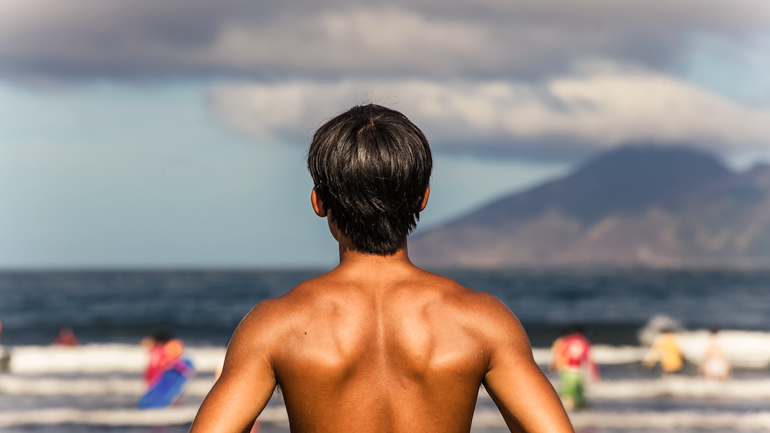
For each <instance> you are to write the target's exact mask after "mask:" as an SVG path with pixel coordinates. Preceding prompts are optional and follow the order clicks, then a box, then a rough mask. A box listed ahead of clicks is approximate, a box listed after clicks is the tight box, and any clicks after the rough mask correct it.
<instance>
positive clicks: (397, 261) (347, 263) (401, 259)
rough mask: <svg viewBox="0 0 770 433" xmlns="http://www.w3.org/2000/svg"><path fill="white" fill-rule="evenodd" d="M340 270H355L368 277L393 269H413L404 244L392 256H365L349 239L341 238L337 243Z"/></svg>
mask: <svg viewBox="0 0 770 433" xmlns="http://www.w3.org/2000/svg"><path fill="white" fill-rule="evenodd" d="M339 252H340V265H339V267H338V269H340V270H343V269H345V270H348V271H352V270H357V271H361V272H366V273H367V274H369V275H375V274H378V273H384V272H390V271H392V270H394V269H398V268H401V269H406V268H414V265H413V264H412V261H411V260H409V252H408V250H407V248H406V242H404V243H403V244H402V245H401V247H400V248H399V249H398V250H397V251H396V252H395V253H394V254H392V255H387V256H385V255H376V254H367V253H362V252H360V251H358V250H357V249H356V248H355V246H354V245H353V243H352V242H350V240H349V239H347V238H343V239H341V241H340V243H339Z"/></svg>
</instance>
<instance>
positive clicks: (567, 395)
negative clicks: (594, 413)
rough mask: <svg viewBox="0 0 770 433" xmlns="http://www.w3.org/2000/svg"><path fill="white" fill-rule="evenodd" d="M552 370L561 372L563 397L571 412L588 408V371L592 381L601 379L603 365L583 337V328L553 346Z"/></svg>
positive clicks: (572, 331) (575, 330) (573, 330)
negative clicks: (600, 367)
mask: <svg viewBox="0 0 770 433" xmlns="http://www.w3.org/2000/svg"><path fill="white" fill-rule="evenodd" d="M551 350H552V361H551V368H552V369H555V370H557V371H558V372H559V385H560V386H559V395H561V398H562V403H563V404H564V407H565V408H566V409H567V410H571V409H580V408H584V407H586V406H587V405H588V400H587V399H586V397H585V392H584V385H583V382H584V376H585V375H584V370H588V376H589V379H591V380H599V379H600V375H599V366H598V365H597V364H596V362H594V360H593V357H592V356H591V343H590V342H589V341H588V339H587V338H586V337H585V336H584V335H583V328H582V327H581V326H575V327H574V328H573V329H572V330H571V332H569V333H568V334H567V335H565V336H562V337H559V338H558V339H557V340H556V341H555V342H554V344H553V346H552V348H551Z"/></svg>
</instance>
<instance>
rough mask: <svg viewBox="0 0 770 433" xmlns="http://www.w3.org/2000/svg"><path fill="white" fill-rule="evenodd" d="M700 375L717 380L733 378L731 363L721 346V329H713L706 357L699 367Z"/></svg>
mask: <svg viewBox="0 0 770 433" xmlns="http://www.w3.org/2000/svg"><path fill="white" fill-rule="evenodd" d="M698 373H700V375H701V376H703V377H705V378H706V379H715V380H727V379H729V378H730V376H732V368H731V367H730V362H729V361H728V360H727V357H726V356H725V353H724V351H723V350H722V345H721V344H719V327H716V326H714V327H712V328H711V332H710V336H709V342H708V346H707V347H706V355H705V356H704V357H703V362H701V364H700V365H699V366H698Z"/></svg>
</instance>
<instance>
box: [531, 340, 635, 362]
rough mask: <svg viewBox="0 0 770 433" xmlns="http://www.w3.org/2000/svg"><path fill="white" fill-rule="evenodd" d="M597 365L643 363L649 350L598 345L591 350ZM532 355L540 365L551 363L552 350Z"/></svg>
mask: <svg viewBox="0 0 770 433" xmlns="http://www.w3.org/2000/svg"><path fill="white" fill-rule="evenodd" d="M591 352H592V355H593V358H594V361H596V363H597V364H628V363H631V362H638V361H641V360H642V358H643V357H644V354H645V353H647V349H646V348H643V347H638V346H606V345H601V344H597V345H594V346H593V347H592V349H591ZM532 355H533V356H534V357H535V362H537V363H538V364H539V365H548V364H549V363H550V362H551V356H552V354H551V349H546V348H532Z"/></svg>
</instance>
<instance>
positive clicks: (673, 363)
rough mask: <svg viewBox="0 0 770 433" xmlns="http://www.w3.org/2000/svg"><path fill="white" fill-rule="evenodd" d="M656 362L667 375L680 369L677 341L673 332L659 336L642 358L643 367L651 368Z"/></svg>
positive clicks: (680, 362)
mask: <svg viewBox="0 0 770 433" xmlns="http://www.w3.org/2000/svg"><path fill="white" fill-rule="evenodd" d="M658 361H660V366H661V368H663V371H665V372H667V373H673V372H675V371H679V369H681V368H682V354H681V352H680V351H679V341H678V340H677V338H676V335H675V334H674V333H673V332H665V333H663V334H660V335H659V336H658V338H656V339H655V342H654V343H652V348H650V351H649V352H648V353H647V356H645V357H644V365H646V366H648V367H652V366H653V365H655V363H656V362H658Z"/></svg>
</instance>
